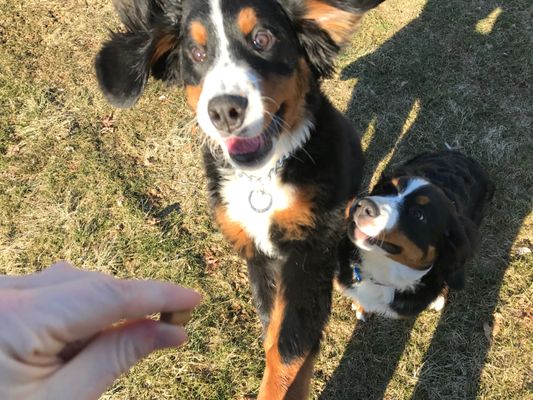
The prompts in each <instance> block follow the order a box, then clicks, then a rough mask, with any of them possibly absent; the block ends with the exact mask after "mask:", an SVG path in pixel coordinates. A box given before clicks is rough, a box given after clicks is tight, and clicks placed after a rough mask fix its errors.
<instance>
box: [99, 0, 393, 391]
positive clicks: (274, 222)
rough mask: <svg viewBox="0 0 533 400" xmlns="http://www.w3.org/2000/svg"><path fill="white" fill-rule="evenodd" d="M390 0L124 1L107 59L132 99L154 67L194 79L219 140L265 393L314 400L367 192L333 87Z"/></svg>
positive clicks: (216, 154)
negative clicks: (336, 288)
mask: <svg viewBox="0 0 533 400" xmlns="http://www.w3.org/2000/svg"><path fill="white" fill-rule="evenodd" d="M382 1H383V0H117V1H116V5H117V10H118V14H119V15H120V18H121V20H122V22H123V23H124V25H125V30H124V31H120V32H115V33H113V34H112V36H111V39H110V40H109V41H108V42H106V43H105V44H104V45H103V48H102V49H101V51H100V53H99V54H98V56H97V58H96V72H97V77H98V81H99V84H100V87H101V89H102V91H103V93H104V94H105V96H106V97H107V99H108V100H109V101H110V102H111V103H112V104H113V105H115V106H118V107H130V106H132V105H134V104H135V103H136V102H137V100H138V98H139V97H140V96H141V94H142V92H143V90H144V88H145V85H146V83H147V80H148V78H149V76H150V75H152V76H153V77H154V78H156V79H160V80H163V81H165V82H167V83H169V84H182V85H183V86H184V87H185V91H186V94H187V99H188V103H189V105H190V106H191V107H192V109H193V110H194V111H195V112H196V115H197V120H198V123H199V125H200V127H201V128H202V130H203V131H204V132H205V133H206V135H207V137H208V138H209V139H210V140H209V143H208V144H207V145H206V146H205V148H204V152H203V154H204V160H203V161H204V166H205V170H206V175H207V180H208V190H209V198H210V205H211V208H212V212H213V217H214V219H215V221H216V223H217V225H218V226H219V227H220V229H221V231H222V232H223V234H224V235H225V236H226V238H227V239H228V240H229V241H230V242H231V243H232V244H233V246H234V248H235V250H236V251H237V252H238V253H239V254H241V255H242V257H243V258H244V259H245V260H246V262H247V265H248V271H249V279H250V282H251V287H252V292H253V295H254V300H255V304H256V307H257V309H258V313H259V316H260V319H261V322H262V324H263V327H264V349H265V353H266V369H265V372H264V376H263V380H262V383H261V387H260V390H259V399H268V400H275V399H289V398H290V399H304V398H306V397H307V396H308V390H309V383H310V379H311V376H312V371H313V364H314V360H315V357H316V355H317V352H318V348H319V343H320V340H321V336H322V331H323V329H324V327H325V325H326V322H327V320H328V317H329V314H330V308H331V296H332V282H333V278H334V275H335V272H336V271H337V269H338V266H339V254H340V252H338V243H339V241H340V238H341V237H342V235H343V234H344V231H345V227H344V223H343V218H344V215H343V209H344V208H345V205H346V204H347V202H348V201H349V199H350V198H353V196H354V195H355V194H356V193H357V190H358V187H359V184H360V181H361V175H362V167H363V157H362V153H361V147H360V139H359V137H358V136H357V134H356V133H355V131H354V128H353V127H352V125H351V124H350V122H349V121H348V120H347V119H346V118H345V117H344V116H343V115H342V114H341V113H340V112H339V111H338V110H336V109H335V108H334V107H333V106H332V104H331V103H330V102H329V100H328V99H327V98H326V96H325V95H324V93H323V92H322V90H321V88H320V80H321V79H322V78H323V77H325V76H327V75H329V74H330V73H331V72H332V70H333V65H334V58H335V56H336V55H337V53H338V52H339V50H340V48H341V47H342V45H343V44H345V43H346V42H347V41H348V40H349V38H350V37H351V35H352V33H353V31H354V28H355V26H356V23H357V22H358V20H359V19H360V18H361V16H362V15H363V14H364V13H365V12H366V11H367V10H369V9H370V8H373V7H375V6H377V5H378V4H379V3H381V2H382Z"/></svg>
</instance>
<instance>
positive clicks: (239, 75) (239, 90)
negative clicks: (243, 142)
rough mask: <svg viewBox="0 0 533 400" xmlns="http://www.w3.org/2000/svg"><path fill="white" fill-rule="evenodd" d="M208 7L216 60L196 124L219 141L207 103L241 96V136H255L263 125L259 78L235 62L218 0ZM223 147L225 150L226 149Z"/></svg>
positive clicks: (205, 82) (210, 44)
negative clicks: (243, 110)
mask: <svg viewBox="0 0 533 400" xmlns="http://www.w3.org/2000/svg"><path fill="white" fill-rule="evenodd" d="M210 6H211V22H212V23H213V26H214V29H215V33H216V35H215V36H216V41H211V42H210V43H208V46H214V47H215V54H216V56H215V57H216V59H215V60H214V62H213V65H212V67H211V69H210V70H209V71H208V72H207V74H206V76H205V78H204V82H203V88H202V94H201V95H200V99H199V101H198V109H197V114H198V115H197V117H198V123H199V124H200V126H201V128H202V129H203V130H204V132H205V133H206V134H207V135H209V136H211V137H212V138H214V139H215V140H217V141H219V142H221V141H222V138H221V136H220V133H219V132H218V130H217V129H216V128H215V126H214V125H213V123H212V122H211V119H210V117H209V113H208V105H209V101H211V100H212V99H213V98H215V97H217V96H224V95H236V96H242V97H245V98H246V99H247V100H248V108H247V110H246V116H245V119H244V123H243V128H245V129H246V132H245V133H244V134H242V136H250V137H254V136H257V135H259V134H260V133H261V131H262V129H263V123H264V116H263V114H264V109H263V103H262V96H261V88H260V81H259V77H258V76H257V75H256V74H255V72H254V71H253V70H252V69H251V68H250V67H249V66H247V65H246V64H245V63H244V62H243V61H239V60H237V59H236V57H235V56H233V55H232V53H231V51H232V49H231V45H230V42H229V39H228V36H227V34H226V31H225V29H224V16H223V14H222V7H221V0H211V1H210ZM221 144H222V143H221ZM222 148H223V150H224V151H226V148H225V146H222Z"/></svg>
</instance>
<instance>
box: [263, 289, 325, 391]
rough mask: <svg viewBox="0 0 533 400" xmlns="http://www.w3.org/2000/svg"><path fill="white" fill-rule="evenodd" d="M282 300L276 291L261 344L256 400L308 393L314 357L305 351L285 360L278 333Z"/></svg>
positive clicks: (283, 313)
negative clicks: (262, 368) (261, 364)
mask: <svg viewBox="0 0 533 400" xmlns="http://www.w3.org/2000/svg"><path fill="white" fill-rule="evenodd" d="M284 316H285V303H284V301H283V300H282V298H281V295H280V294H279V293H278V296H277V298H276V300H275V303H274V309H273V310H272V312H271V315H270V322H269V324H268V328H267V334H266V337H265V342H264V347H265V353H266V367H265V372H264V375H263V380H262V381H261V387H260V389H259V396H258V397H257V400H282V399H283V400H289V399H291V400H302V399H307V398H308V396H309V385H310V381H311V377H312V375H313V366H314V360H315V356H314V355H312V354H307V355H305V356H304V357H301V358H297V359H295V360H293V361H291V362H290V363H288V364H287V363H285V362H284V361H283V359H282V357H281V354H280V352H279V347H278V344H279V335H280V330H281V324H282V323H283V318H284Z"/></svg>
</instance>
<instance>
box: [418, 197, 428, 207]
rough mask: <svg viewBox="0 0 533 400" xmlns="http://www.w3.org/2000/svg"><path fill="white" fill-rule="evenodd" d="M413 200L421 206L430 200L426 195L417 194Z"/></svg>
mask: <svg viewBox="0 0 533 400" xmlns="http://www.w3.org/2000/svg"><path fill="white" fill-rule="evenodd" d="M415 201H416V204H419V205H421V206H425V205H426V204H428V203H430V202H431V200H430V199H429V197H427V196H418V197H417V198H416V199H415Z"/></svg>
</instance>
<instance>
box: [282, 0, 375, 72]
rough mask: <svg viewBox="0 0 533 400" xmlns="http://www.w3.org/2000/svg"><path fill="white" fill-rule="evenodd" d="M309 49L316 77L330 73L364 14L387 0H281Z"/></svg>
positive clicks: (310, 60)
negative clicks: (336, 57) (337, 56)
mask: <svg viewBox="0 0 533 400" xmlns="http://www.w3.org/2000/svg"><path fill="white" fill-rule="evenodd" d="M278 1H279V3H280V4H281V6H282V7H283V8H284V10H285V11H286V13H287V15H288V16H289V18H290V19H291V20H292V22H293V25H294V27H295V30H296V34H297V35H298V39H299V41H300V44H301V45H302V47H303V49H304V50H305V52H306V55H307V58H308V60H309V63H310V64H311V67H312V68H313V72H314V73H315V76H317V77H318V78H321V77H327V76H329V75H331V73H332V72H333V70H334V62H335V56H336V55H337V54H338V53H339V51H340V49H341V48H342V46H343V45H345V44H346V43H347V42H348V41H349V39H350V37H351V36H352V34H353V32H354V31H355V29H356V26H357V23H358V22H359V20H360V19H361V17H362V16H363V15H364V13H365V12H366V11H368V10H370V9H371V8H374V7H376V6H377V5H379V4H380V3H382V2H383V1H384V0H278Z"/></svg>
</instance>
